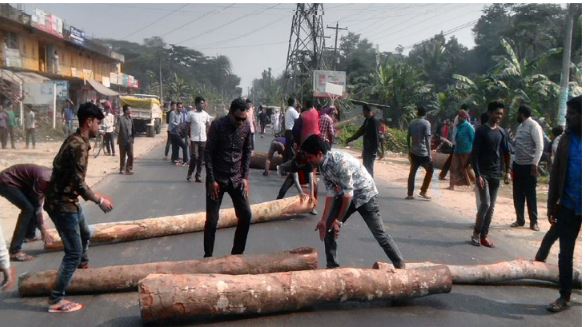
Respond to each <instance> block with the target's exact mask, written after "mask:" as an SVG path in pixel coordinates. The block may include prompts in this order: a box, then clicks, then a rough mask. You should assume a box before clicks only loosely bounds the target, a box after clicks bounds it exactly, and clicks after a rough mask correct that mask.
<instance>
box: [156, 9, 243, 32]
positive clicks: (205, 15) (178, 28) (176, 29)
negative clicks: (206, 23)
mask: <svg viewBox="0 0 585 327" xmlns="http://www.w3.org/2000/svg"><path fill="white" fill-rule="evenodd" d="M233 6H234V4H233V3H232V4H229V5H227V6H225V7H223V8H221V9H214V10H211V11H209V12H207V13H205V14H204V15H203V16H201V17H197V18H196V19H193V20H190V21H188V22H186V23H184V24H182V25H180V26H178V27H176V28H174V29H172V30H169V31H167V32H165V33H163V34H161V35H160V37H163V36H166V35H169V34H171V33H173V32H176V31H178V30H180V29H182V28H183V27H185V26H187V25H191V24H193V23H195V22H199V21H201V20H202V19H203V18H205V17H207V16H209V15H211V14H216V13H219V12H222V11H224V10H227V9H229V8H231V7H233Z"/></svg>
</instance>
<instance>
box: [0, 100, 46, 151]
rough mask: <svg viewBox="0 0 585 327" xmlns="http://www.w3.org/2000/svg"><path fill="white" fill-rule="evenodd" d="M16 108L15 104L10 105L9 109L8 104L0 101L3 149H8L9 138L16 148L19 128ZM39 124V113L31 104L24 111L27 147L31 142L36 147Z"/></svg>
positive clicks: (0, 139)
mask: <svg viewBox="0 0 585 327" xmlns="http://www.w3.org/2000/svg"><path fill="white" fill-rule="evenodd" d="M15 110H16V109H15V107H14V106H10V107H9V109H8V110H7V109H6V106H5V105H3V104H1V103H0V145H1V146H2V149H6V147H7V144H8V139H9V138H10V146H11V148H12V149H16V130H17V129H18V126H19V123H18V120H17V115H16V113H15ZM37 125H38V123H37V114H36V112H35V110H34V109H33V108H32V107H30V106H29V107H28V108H27V109H26V112H25V113H24V135H25V136H24V138H25V147H26V149H28V148H29V144H32V148H33V149H34V148H35V147H36V129H37Z"/></svg>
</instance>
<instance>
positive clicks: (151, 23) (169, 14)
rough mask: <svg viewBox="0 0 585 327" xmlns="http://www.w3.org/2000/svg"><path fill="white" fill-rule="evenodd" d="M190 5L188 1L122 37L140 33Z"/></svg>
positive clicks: (125, 37)
mask: <svg viewBox="0 0 585 327" xmlns="http://www.w3.org/2000/svg"><path fill="white" fill-rule="evenodd" d="M188 5H189V4H188V3H186V4H184V5H182V6H181V8H179V9H176V10H174V11H172V12H170V13H168V14H166V15H163V16H162V17H159V18H157V19H155V20H154V21H152V22H150V23H149V24H147V25H145V26H143V27H141V28H139V29H137V30H135V31H134V32H131V33H129V34H127V35H125V36H123V37H122V39H127V38H128V37H129V36H131V35H134V34H136V33H138V32H141V31H143V30H144V29H146V28H148V27H151V26H152V25H156V23H160V22H161V21H162V20H163V19H164V18H167V17H169V16H171V15H173V14H174V13H176V12H178V11H180V10H181V9H183V8H185V7H187V6H188Z"/></svg>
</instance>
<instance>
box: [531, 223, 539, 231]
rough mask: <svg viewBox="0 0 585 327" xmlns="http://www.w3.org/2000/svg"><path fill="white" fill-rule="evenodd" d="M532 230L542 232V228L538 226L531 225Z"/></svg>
mask: <svg viewBox="0 0 585 327" xmlns="http://www.w3.org/2000/svg"><path fill="white" fill-rule="evenodd" d="M530 229H532V230H533V231H535V232H539V231H540V227H538V224H530Z"/></svg>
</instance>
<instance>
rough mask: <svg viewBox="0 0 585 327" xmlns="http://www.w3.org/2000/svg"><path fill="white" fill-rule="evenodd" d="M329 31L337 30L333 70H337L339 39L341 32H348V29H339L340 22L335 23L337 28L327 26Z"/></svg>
mask: <svg viewBox="0 0 585 327" xmlns="http://www.w3.org/2000/svg"><path fill="white" fill-rule="evenodd" d="M327 28H329V29H332V30H333V29H334V30H335V47H334V48H333V70H336V68H337V37H338V34H339V30H342V31H347V27H339V22H337V23H335V27H330V26H327Z"/></svg>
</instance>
